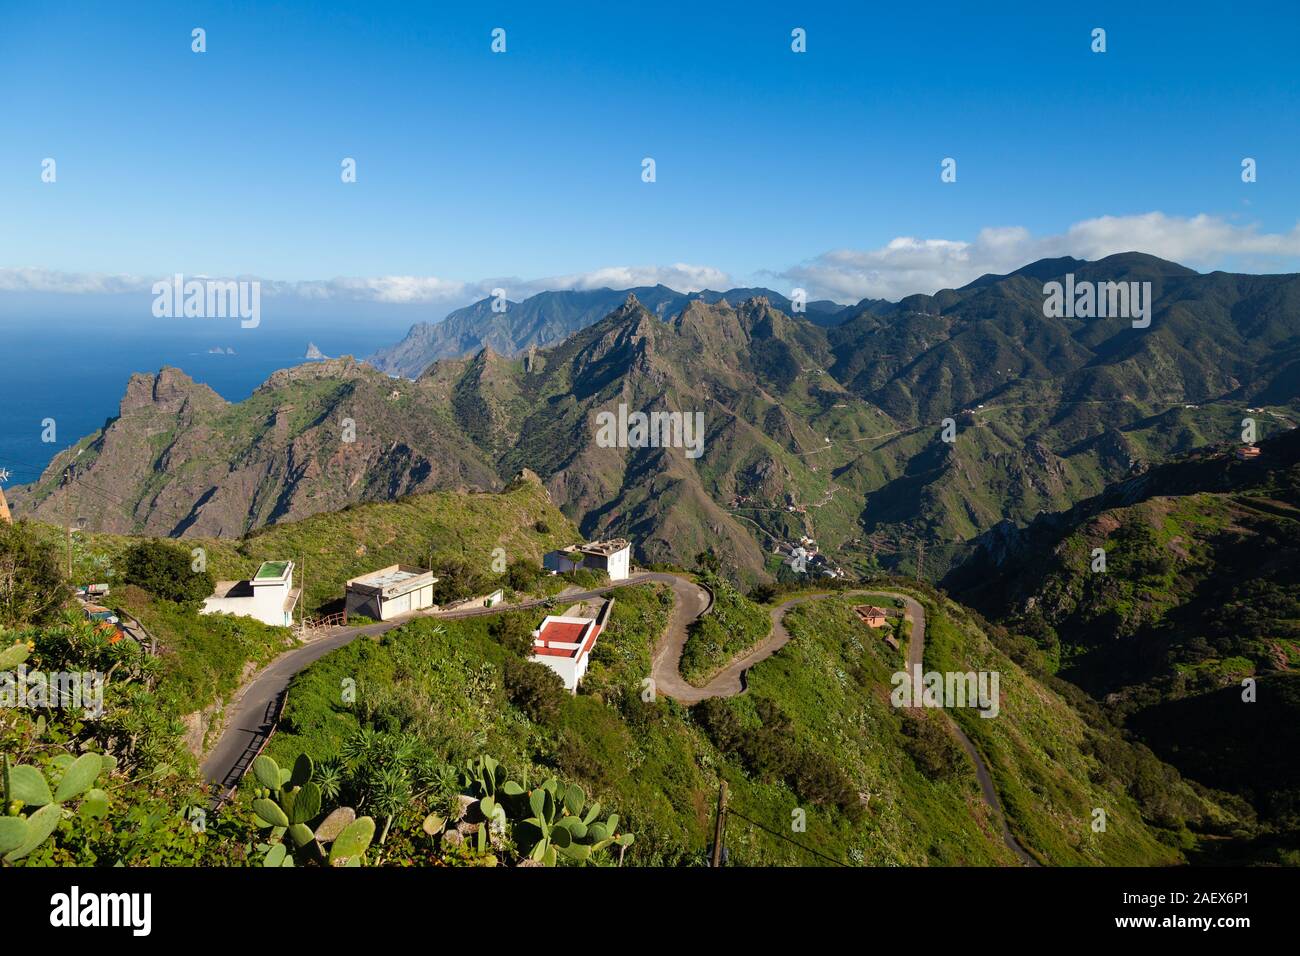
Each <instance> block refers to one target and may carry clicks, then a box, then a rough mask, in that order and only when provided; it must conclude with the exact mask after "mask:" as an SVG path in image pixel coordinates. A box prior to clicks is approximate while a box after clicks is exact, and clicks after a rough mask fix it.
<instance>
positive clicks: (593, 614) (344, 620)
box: [114, 538, 632, 691]
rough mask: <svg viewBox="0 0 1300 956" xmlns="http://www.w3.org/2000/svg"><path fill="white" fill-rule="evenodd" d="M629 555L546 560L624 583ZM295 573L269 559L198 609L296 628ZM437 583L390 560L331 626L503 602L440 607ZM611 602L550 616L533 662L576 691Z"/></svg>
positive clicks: (579, 554) (624, 550) (365, 578)
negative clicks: (434, 595) (586, 610)
mask: <svg viewBox="0 0 1300 956" xmlns="http://www.w3.org/2000/svg"><path fill="white" fill-rule="evenodd" d="M631 552H632V546H631V543H630V542H628V541H627V540H626V539H623V538H614V539H611V540H608V541H592V542H589V543H587V544H583V545H570V546H569V547H567V548H563V549H561V550H558V551H552V552H550V553H549V554H547V555H546V556H545V558H544V559H543V567H544V568H545V569H546V570H547V571H549V572H551V573H552V574H562V573H565V572H570V571H575V570H578V569H580V568H586V569H588V570H598V571H604V572H605V573H606V574H607V575H608V576H609V580H610V581H611V582H616V581H623V580H626V579H627V578H628V576H629V575H630V573H631ZM293 574H294V562H293V561H264V562H262V564H261V566H260V567H259V568H258V569H257V571H256V572H255V573H254V574H253V576H252V577H251V578H249V579H247V580H244V581H218V582H217V585H216V589H215V591H214V592H213V594H212V595H211V596H210V597H208V598H206V599H205V600H204V602H203V606H202V608H200V610H199V613H200V614H234V615H238V616H241V617H251V618H254V619H256V620H259V621H261V622H262V623H264V624H269V625H272V626H277V627H291V626H293V623H294V615H295V611H296V610H297V608H298V603H299V600H300V599H301V596H302V589H301V588H296V587H294V581H293ZM437 582H438V578H437V577H435V576H434V573H433V571H431V570H428V569H425V568H417V567H410V566H407V565H404V564H391V565H389V566H387V567H384V568H379V569H377V570H375V571H370V572H368V573H366V574H362V575H359V576H357V577H354V578H350V579H348V581H347V582H346V583H345V584H344V592H345V593H344V610H343V612H342V614H341V615H338V616H336V617H335V618H333V619H330V620H329V621H328V623H331V624H348V623H349V621H356V620H357V619H358V618H361V619H364V620H366V621H391V620H394V619H397V618H402V617H407V616H411V615H416V614H429V615H432V614H442V615H449V614H457V613H464V612H472V611H475V610H479V609H486V608H491V607H495V606H497V605H498V604H500V603H501V602H502V601H503V600H504V593H503V591H502V590H501V589H499V588H498V589H496V590H494V591H492V592H490V593H488V594H482V595H478V596H475V597H471V598H467V599H464V600H460V601H456V602H455V603H452V604H446V605H442V606H439V605H437V604H435V603H434V599H433V593H434V585H435V584H437ZM612 606H613V599H612V598H607V599H604V600H601V601H599V602H598V603H597V604H596V606H594V607H592V608H591V609H590V612H589V614H584V613H582V611H583V610H584V608H585V607H586V605H576V606H575V607H574V608H572V609H570V612H569V613H566V614H547V615H546V616H545V617H544V618H543V619H542V621H541V622H540V623H539V624H538V626H537V629H536V630H535V631H533V654H532V659H533V660H534V661H536V662H538V663H540V664H543V665H545V666H546V667H549V668H550V669H551V670H553V671H555V673H557V674H558V675H559V676H560V679H561V680H562V681H563V682H564V686H565V688H566V689H568V690H569V691H576V690H577V688H578V684H579V682H581V680H582V678H583V675H584V674H586V672H587V663H588V661H589V660H590V657H591V651H592V648H593V647H595V645H596V638H597V637H598V636H599V635H600V633H601V631H602V630H603V629H604V628H605V626H606V623H607V621H608V618H609V613H610V610H611V608H612ZM114 623H116V622H114Z"/></svg>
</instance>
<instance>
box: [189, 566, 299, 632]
mask: <svg viewBox="0 0 1300 956" xmlns="http://www.w3.org/2000/svg"><path fill="white" fill-rule="evenodd" d="M301 595H302V589H301V588H295V587H294V586H293V562H292V561H263V562H262V566H261V567H260V568H258V569H257V573H256V574H254V575H253V576H252V577H251V578H249V579H248V580H247V581H218V582H217V589H216V590H215V591H214V592H213V593H212V596H211V597H209V598H205V599H204V601H203V607H201V608H199V613H200V614H235V615H238V616H239V617H252V618H256V619H257V620H259V621H261V622H262V623H263V624H270V625H272V626H274V627H289V626H290V625H292V624H293V611H294V608H295V607H297V606H298V598H299V597H300V596H301Z"/></svg>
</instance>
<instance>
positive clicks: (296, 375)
mask: <svg viewBox="0 0 1300 956" xmlns="http://www.w3.org/2000/svg"><path fill="white" fill-rule="evenodd" d="M381 374H383V373H381V372H379V371H378V370H376V369H374V368H372V367H370V366H368V365H363V364H362V363H361V362H358V361H357V360H356V359H354V358H353V357H352V356H351V355H344V356H341V357H339V358H335V359H324V360H323V361H318V362H312V363H310V364H307V365H295V366H293V368H282V369H279V370H278V371H275V372H272V373H271V377H270V378H268V379H267V380H266V381H265V382H263V383H262V384H261V385H259V386H258V387H257V390H258V391H259V392H260V391H262V390H263V389H273V388H283V387H284V386H286V385H289V384H291V383H293V382H315V381H319V380H321V379H323V378H343V379H348V378H362V377H364V376H367V375H376V376H377V375H381Z"/></svg>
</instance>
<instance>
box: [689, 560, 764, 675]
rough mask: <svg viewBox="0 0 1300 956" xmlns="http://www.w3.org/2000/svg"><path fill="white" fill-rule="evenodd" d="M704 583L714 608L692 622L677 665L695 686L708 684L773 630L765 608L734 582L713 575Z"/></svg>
mask: <svg viewBox="0 0 1300 956" xmlns="http://www.w3.org/2000/svg"><path fill="white" fill-rule="evenodd" d="M705 583H707V584H708V585H709V587H710V588H712V589H713V596H714V601H713V607H712V608H711V609H710V610H709V613H708V614H706V615H704V616H703V617H701V618H700V619H699V620H698V621H696V622H695V623H694V624H692V625H691V627H690V635H689V637H687V639H686V646H685V647H684V648H682V660H681V665H680V666H681V672H682V676H683V677H685V678H686V679H687V680H688V681H690V682H691V683H692V684H695V685H696V686H697V687H703V686H704V685H705V684H707V683H708V682H709V680H710V679H711V678H712V677H713V676H714V675H715V674H717V673H718V671H720V670H722V669H723V668H724V667H726V666H727V665H728V664H729V663H731V661H732V660H733V659H734V658H736V657H737V656H739V655H741V654H744V653H745V652H746V651H748V650H750V649H751V648H752V647H753V646H754V645H755V644H757V643H758V642H759V641H761V640H763V639H764V638H766V637H767V635H768V634H769V633H770V631H771V629H772V627H771V618H770V617H769V615H768V612H767V609H766V608H763V607H760V606H759V605H757V604H755V603H754V602H753V601H751V600H749V599H748V598H747V597H745V595H744V594H742V593H741V592H740V591H739V590H738V589H737V588H736V587H735V586H734V585H732V584H730V583H728V582H726V581H723V580H720V579H718V578H716V577H712V576H710V578H709V579H708V580H707V581H706V582H705Z"/></svg>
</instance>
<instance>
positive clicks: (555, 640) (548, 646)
mask: <svg viewBox="0 0 1300 956" xmlns="http://www.w3.org/2000/svg"><path fill="white" fill-rule="evenodd" d="M600 631H601V624H600V623H598V621H597V620H596V619H593V618H572V617H552V616H549V615H548V616H547V618H546V619H545V620H544V621H542V626H541V627H540V628H538V630H537V636H536V637H535V638H534V643H533V654H534V655H536V656H540V657H581V656H582V655H583V654H587V653H589V652H590V651H591V649H592V647H593V646H595V643H596V638H597V637H598V636H599V634H600ZM557 644H561V645H568V646H565V647H557V646H555V645H557Z"/></svg>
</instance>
